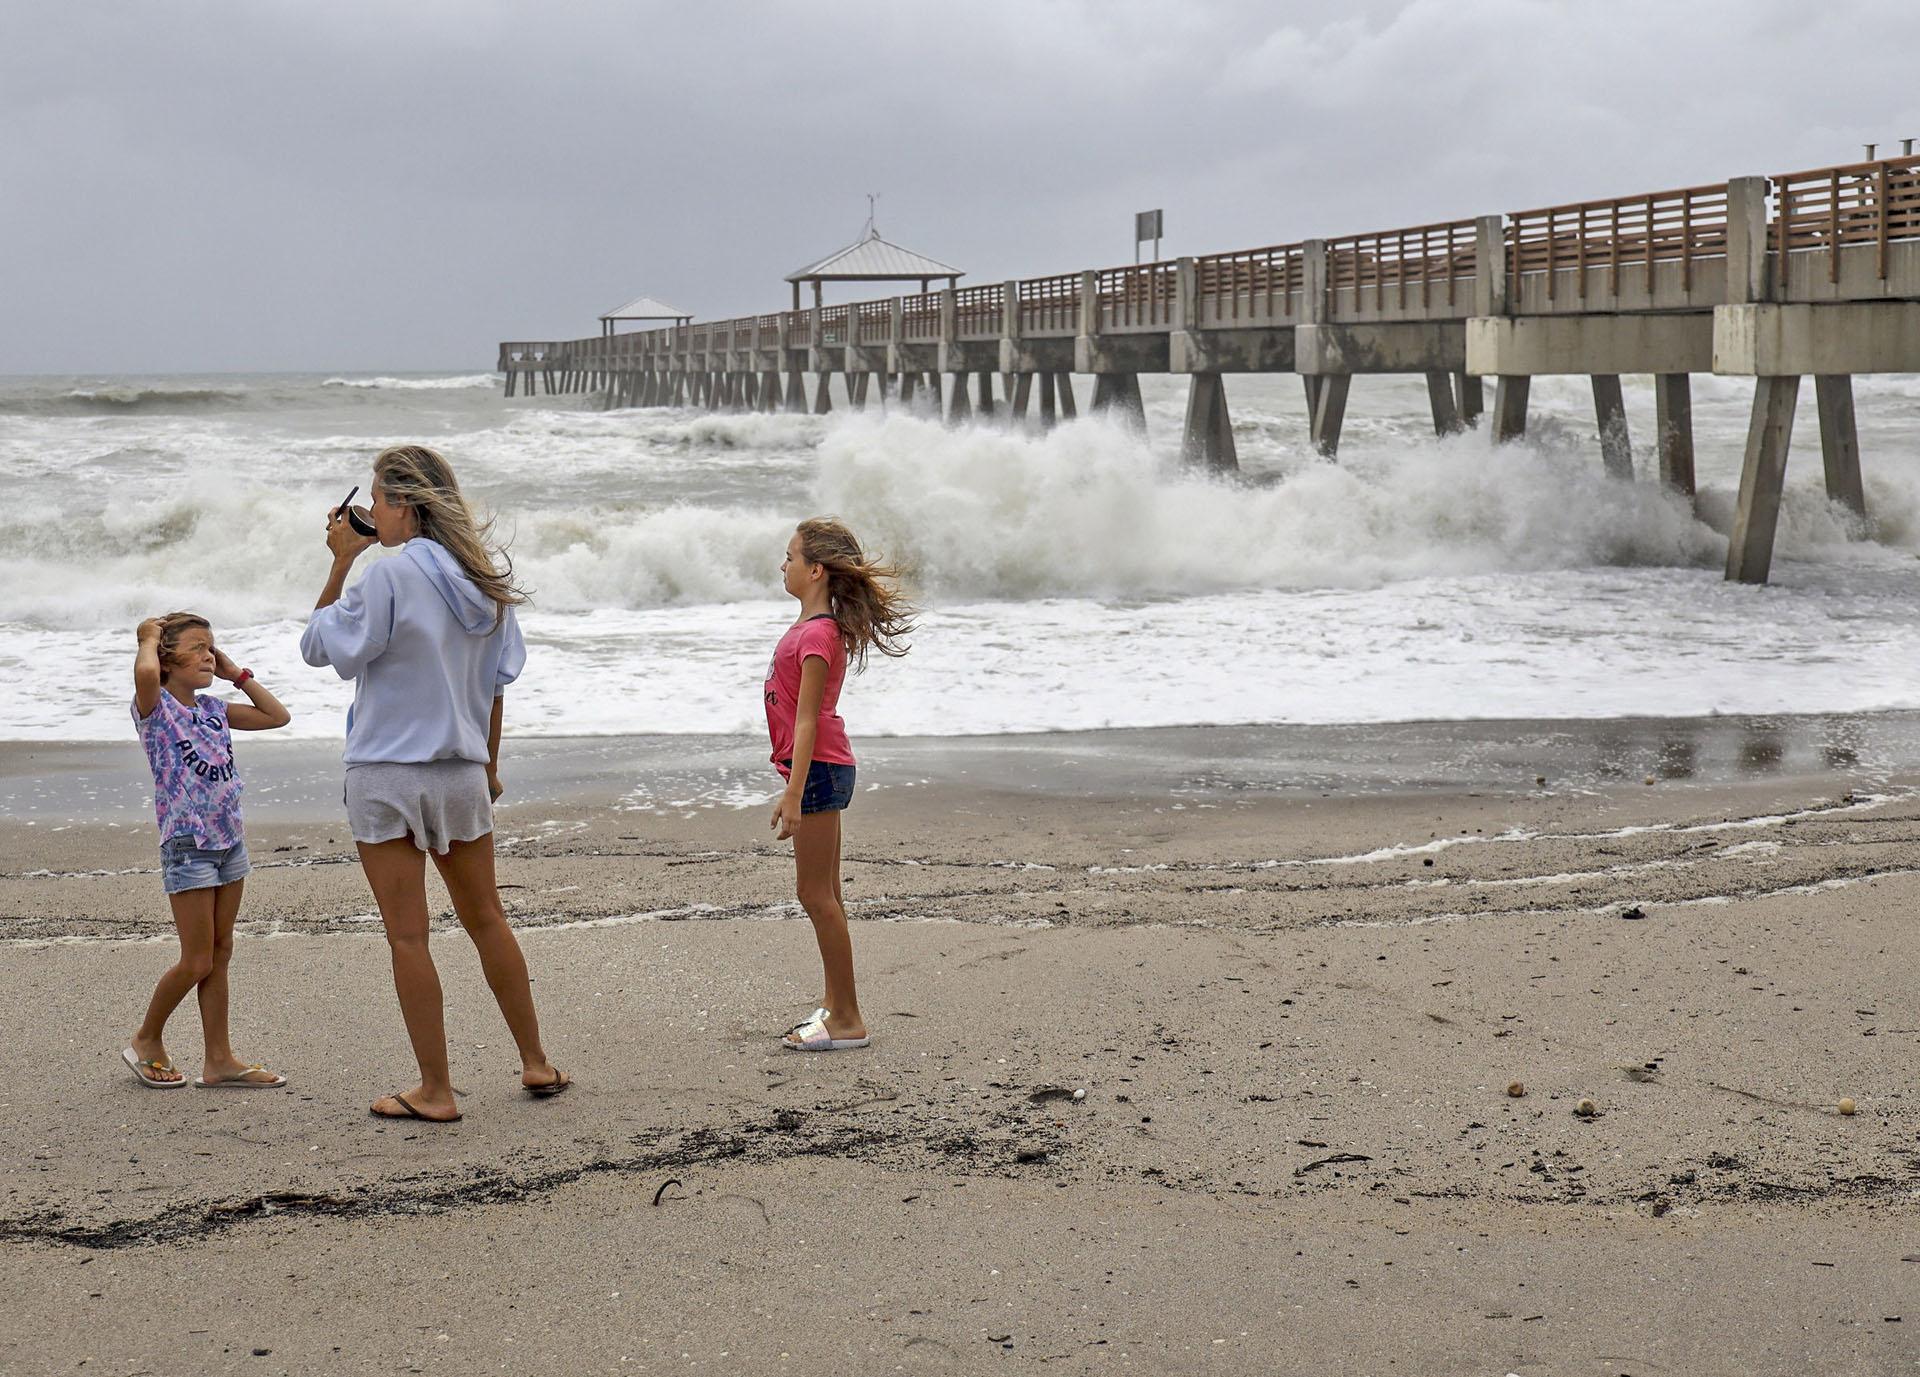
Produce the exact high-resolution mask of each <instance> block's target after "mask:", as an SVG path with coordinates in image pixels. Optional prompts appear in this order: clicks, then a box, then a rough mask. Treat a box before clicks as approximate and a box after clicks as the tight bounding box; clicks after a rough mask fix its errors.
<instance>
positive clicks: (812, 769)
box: [780, 760, 853, 813]
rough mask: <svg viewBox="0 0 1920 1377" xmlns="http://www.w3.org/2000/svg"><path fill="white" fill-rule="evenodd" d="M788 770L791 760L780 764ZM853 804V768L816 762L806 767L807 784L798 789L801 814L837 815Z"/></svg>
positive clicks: (820, 761)
mask: <svg viewBox="0 0 1920 1377" xmlns="http://www.w3.org/2000/svg"><path fill="white" fill-rule="evenodd" d="M780 763H781V764H783V765H785V766H786V767H787V768H788V769H792V768H793V762H792V761H791V760H783V761H781V762H780ZM852 802H853V766H851V765H829V764H827V762H826V761H824V760H816V761H814V762H813V764H811V765H809V766H808V767H807V782H806V783H805V784H804V785H802V786H801V788H800V811H801V812H802V813H839V812H843V811H845V809H846V806H847V805H848V804H849V803H852Z"/></svg>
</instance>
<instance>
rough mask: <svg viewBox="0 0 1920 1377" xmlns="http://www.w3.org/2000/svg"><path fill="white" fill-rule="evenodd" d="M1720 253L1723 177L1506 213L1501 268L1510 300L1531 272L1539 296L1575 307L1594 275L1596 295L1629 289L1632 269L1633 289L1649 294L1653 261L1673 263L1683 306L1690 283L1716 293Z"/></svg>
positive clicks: (1690, 300) (1690, 297) (1689, 297)
mask: <svg viewBox="0 0 1920 1377" xmlns="http://www.w3.org/2000/svg"><path fill="white" fill-rule="evenodd" d="M1726 254H1727V186H1726V183H1724V182H1722V183H1721V184H1720V185H1718V186H1697V187H1686V188H1683V189H1681V190H1679V191H1656V192H1649V193H1647V194H1645V195H1642V196H1623V197H1617V198H1615V199H1613V200H1609V201H1581V202H1576V203H1575V204H1573V205H1565V206H1548V207H1546V208H1545V209H1542V210H1528V211H1520V212H1518V213H1516V214H1513V215H1509V216H1508V217H1507V271H1508V272H1509V273H1510V274H1511V275H1512V287H1511V290H1512V294H1513V297H1514V299H1515V300H1519V299H1520V297H1521V295H1522V293H1521V290H1520V282H1521V279H1522V278H1523V277H1526V276H1528V275H1532V274H1538V275H1539V276H1540V278H1541V280H1542V281H1543V283H1544V288H1545V294H1546V301H1547V302H1548V303H1560V304H1562V305H1563V308H1566V309H1578V303H1583V302H1585V301H1587V300H1588V297H1589V288H1590V287H1592V286H1594V285H1595V280H1596V279H1595V275H1596V274H1600V275H1602V276H1601V277H1600V279H1599V280H1600V281H1602V282H1604V287H1603V288H1602V289H1601V294H1602V295H1604V296H1606V297H1608V298H1610V299H1614V300H1617V299H1619V298H1620V297H1621V296H1623V295H1624V294H1625V293H1627V292H1630V291H1631V290H1632V289H1633V287H1634V285H1635V283H1634V276H1633V275H1634V274H1638V284H1637V285H1638V288H1639V290H1640V292H1642V293H1643V294H1645V295H1646V297H1647V298H1648V299H1650V300H1651V299H1652V298H1653V297H1655V296H1656V295H1657V294H1658V291H1659V285H1660V284H1659V282H1658V280H1657V278H1656V274H1657V273H1658V272H1659V269H1660V265H1661V264H1669V263H1671V264H1677V265H1678V268H1679V288H1680V292H1681V294H1682V296H1683V297H1685V298H1686V303H1685V304H1694V291H1695V284H1696V282H1697V283H1698V284H1699V286H1700V287H1702V288H1708V289H1711V290H1710V292H1709V295H1713V294H1715V293H1718V294H1719V296H1720V298H1721V299H1724V292H1723V291H1722V290H1721V289H1722V288H1723V286H1724V274H1723V273H1720V272H1719V269H1720V268H1721V266H1722V263H1723V261H1724V260H1725V258H1726ZM1709 263H1711V264H1712V267H1711V268H1709V267H1708V266H1707V265H1708V264H1709ZM1569 288H1571V291H1570V292H1569V290H1568V289H1569ZM1546 309H1552V306H1551V305H1549V306H1548V307H1547V308H1546Z"/></svg>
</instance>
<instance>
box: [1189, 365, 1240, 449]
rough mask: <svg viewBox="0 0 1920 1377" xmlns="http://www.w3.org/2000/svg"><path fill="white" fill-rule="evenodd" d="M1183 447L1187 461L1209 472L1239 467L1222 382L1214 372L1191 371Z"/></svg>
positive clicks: (1225, 393) (1225, 392) (1224, 387)
mask: <svg viewBox="0 0 1920 1377" xmlns="http://www.w3.org/2000/svg"><path fill="white" fill-rule="evenodd" d="M1183 448H1184V452H1185V454H1186V457H1187V462H1188V463H1190V464H1197V465H1199V466H1200V467H1202V468H1204V469H1206V470H1207V471H1208V472H1209V473H1234V472H1237V471H1238V470H1239V468H1240V455H1239V452H1238V451H1237V450H1236V449H1235V448H1234V444H1233V421H1232V419H1231V418H1230V417H1229V416H1228V415H1227V389H1226V384H1225V383H1224V382H1223V381H1222V380H1221V377H1220V375H1219V374H1218V373H1195V374H1194V375H1193V381H1192V382H1191V383H1190V384H1189V385H1188V391H1187V426H1186V433H1185V438H1184V441H1183Z"/></svg>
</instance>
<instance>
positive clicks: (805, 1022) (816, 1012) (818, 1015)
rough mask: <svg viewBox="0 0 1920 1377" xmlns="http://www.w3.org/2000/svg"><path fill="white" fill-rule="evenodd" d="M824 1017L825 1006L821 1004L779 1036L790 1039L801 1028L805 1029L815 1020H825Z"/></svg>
mask: <svg viewBox="0 0 1920 1377" xmlns="http://www.w3.org/2000/svg"><path fill="white" fill-rule="evenodd" d="M826 1016H827V1006H826V1005H824V1004H822V1005H821V1006H820V1007H819V1008H817V1009H815V1010H814V1011H813V1012H812V1013H810V1014H808V1015H807V1016H806V1017H805V1018H803V1019H801V1020H800V1021H799V1022H798V1023H796V1024H794V1025H793V1027H791V1028H789V1029H787V1031H786V1032H784V1033H782V1034H781V1035H780V1036H782V1037H791V1036H792V1035H793V1034H795V1033H797V1032H799V1031H800V1030H801V1029H802V1028H804V1027H806V1026H807V1025H808V1024H809V1023H812V1022H813V1021H814V1020H815V1019H820V1018H825V1017H826Z"/></svg>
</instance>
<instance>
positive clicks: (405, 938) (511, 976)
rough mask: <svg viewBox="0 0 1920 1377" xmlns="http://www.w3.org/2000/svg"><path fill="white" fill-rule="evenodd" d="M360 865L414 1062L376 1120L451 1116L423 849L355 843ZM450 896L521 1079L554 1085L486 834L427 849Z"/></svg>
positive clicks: (409, 844) (455, 1114)
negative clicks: (401, 1089) (415, 1077)
mask: <svg viewBox="0 0 1920 1377" xmlns="http://www.w3.org/2000/svg"><path fill="white" fill-rule="evenodd" d="M359 847H360V865H361V868H362V869H363V870H365V871H366V875H367V883H368V884H369V885H370V886H371V887H372V889H373V896H374V900H375V902H376V903H378V905H379V907H380V919H381V922H382V923H384V924H385V926H386V930H387V946H388V949H389V951H390V952H391V954H392V958H393V986H394V991H395V993H396V994H398V995H399V997H400V1013H401V1016H402V1017H403V1018H404V1019H405V1020H406V1025H407V1037H408V1039H409V1040H410V1041H411V1042H412V1043H413V1056H414V1060H415V1061H417V1062H418V1063H419V1065H420V1083H419V1085H417V1086H415V1087H414V1088H413V1089H412V1090H410V1091H407V1092H406V1093H405V1094H402V1095H383V1096H382V1097H381V1098H379V1099H378V1100H375V1101H374V1102H373V1105H372V1109H373V1112H374V1113H375V1114H377V1115H380V1116H381V1117H383V1118H420V1119H428V1120H432V1121H435V1122H439V1123H451V1122H453V1121H454V1120H455V1119H458V1118H459V1117H460V1110H459V1106H458V1105H457V1104H456V1103H455V1101H454V1095H453V1081H452V1079H451V1076H450V1073H449V1071H448V1068H447V1034H446V1020H445V1005H444V1001H443V997H442V994H441V990H440V973H439V971H437V970H436V969H435V968H434V964H433V957H432V955H431V953H429V951H428V950H427V935H428V914H427V875H426V869H427V867H426V858H425V854H424V853H423V852H422V851H421V850H420V848H419V847H417V846H415V845H414V843H413V841H412V839H411V838H408V837H401V838H399V839H397V840H395V841H385V842H361V843H359ZM434 861H435V863H436V864H437V865H438V866H439V868H440V874H441V877H442V878H443V879H444V880H445V881H446V884H447V890H448V893H449V894H450V895H451V896H452V898H453V903H454V911H455V912H456V913H457V914H459V916H460V921H461V923H462V925H463V926H465V927H466V929H467V932H468V934H469V935H470V936H472V937H473V940H474V945H475V946H476V947H477V948H478V949H479V952H480V961H481V965H482V967H483V968H484V969H485V971H486V974H487V983H488V984H489V985H490V986H491V987H492V988H493V992H494V998H495V1000H496V1001H498V1003H499V1005H500V1012H501V1013H502V1014H504V1015H505V1016H506V1019H507V1026H508V1028H509V1029H510V1030H511V1031H512V1033H513V1038H514V1041H515V1043H516V1044H518V1046H519V1048H520V1058H521V1063H522V1067H523V1070H522V1076H521V1080H522V1083H523V1084H526V1085H528V1086H529V1087H533V1086H536V1085H545V1084H555V1083H559V1082H560V1081H561V1080H562V1079H563V1078H561V1077H560V1076H559V1074H558V1073H557V1072H555V1071H554V1069H553V1067H552V1066H551V1064H550V1063H548V1061H547V1059H546V1053H545V1052H544V1051H543V1050H542V1049H541V1047H540V1025H539V1021H538V1019H537V1018H536V1017H535V1016H534V1010H533V992H532V990H531V989H530V988H529V986H528V983H527V966H526V961H525V959H524V958H523V957H522V956H521V955H520V944H519V943H518V942H517V941H515V940H514V936H513V931H512V929H511V928H509V927H508V926H507V923H506V917H505V915H504V914H503V913H502V912H501V911H500V896H499V892H498V890H497V889H496V888H495V886H494V883H493V835H492V834H491V833H489V834H487V835H486V836H484V837H480V838H477V839H476V840H474V841H470V842H456V843H454V844H453V847H452V849H451V850H450V851H449V853H448V854H447V855H446V856H445V857H439V856H436V857H434Z"/></svg>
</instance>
